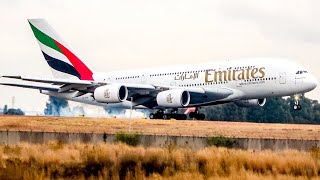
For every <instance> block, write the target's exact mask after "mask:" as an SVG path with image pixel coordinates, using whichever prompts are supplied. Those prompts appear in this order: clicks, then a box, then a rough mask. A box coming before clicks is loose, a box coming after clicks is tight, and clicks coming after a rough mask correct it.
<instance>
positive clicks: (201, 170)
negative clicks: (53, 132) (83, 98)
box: [0, 142, 320, 180]
mask: <svg viewBox="0 0 320 180" xmlns="http://www.w3.org/2000/svg"><path fill="white" fill-rule="evenodd" d="M319 174H320V150H319V149H313V150H312V151H310V152H299V151H283V152H272V151H259V152H255V151H243V150H235V149H225V148H215V147H210V148H205V149H201V150H199V151H192V150H189V149H179V148H174V147H168V148H147V149H146V148H143V147H130V146H127V145H124V144H113V145H111V144H95V145H93V144H79V143H75V144H61V143H59V142H49V143H47V144H42V145H40V144H18V145H0V179H61V178H66V179H193V180H194V179H240V180H241V179H319V177H318V176H319Z"/></svg>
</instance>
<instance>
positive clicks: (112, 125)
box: [0, 116, 320, 140]
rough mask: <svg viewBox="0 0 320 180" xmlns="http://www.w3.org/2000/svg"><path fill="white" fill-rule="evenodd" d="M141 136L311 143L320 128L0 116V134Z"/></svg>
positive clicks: (215, 122) (262, 124) (238, 123)
mask: <svg viewBox="0 0 320 180" xmlns="http://www.w3.org/2000/svg"><path fill="white" fill-rule="evenodd" d="M129 129H130V131H131V132H135V133H141V134H144V135H171V136H198V137H199V136H200V137H207V136H217V135H222V136H225V137H236V138H271V139H303V140H315V139H319V137H320V125H306V124H274V123H245V122H223V121H192V120H189V121H178V120H149V119H117V118H86V117H46V116H43V117H41V116H0V130H10V131H30V130H31V131H44V132H83V133H92V132H93V133H107V134H116V133H117V132H121V131H122V132H128V131H129Z"/></svg>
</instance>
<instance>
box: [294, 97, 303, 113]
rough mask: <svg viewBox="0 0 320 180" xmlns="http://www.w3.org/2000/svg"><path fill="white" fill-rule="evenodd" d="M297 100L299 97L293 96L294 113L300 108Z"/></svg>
mask: <svg viewBox="0 0 320 180" xmlns="http://www.w3.org/2000/svg"><path fill="white" fill-rule="evenodd" d="M299 99H300V96H299V95H295V96H294V100H295V101H294V104H293V110H295V111H299V110H301V106H300V104H299Z"/></svg>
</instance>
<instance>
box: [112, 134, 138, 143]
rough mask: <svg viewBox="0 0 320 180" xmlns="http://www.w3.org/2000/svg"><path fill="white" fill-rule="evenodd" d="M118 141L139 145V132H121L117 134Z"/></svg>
mask: <svg viewBox="0 0 320 180" xmlns="http://www.w3.org/2000/svg"><path fill="white" fill-rule="evenodd" d="M115 141H116V142H122V143H125V144H128V145H130V146H137V145H138V144H139V143H140V138H139V134H135V133H134V134H131V133H125V132H119V133H117V134H116V140H115Z"/></svg>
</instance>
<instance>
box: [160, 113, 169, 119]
mask: <svg viewBox="0 0 320 180" xmlns="http://www.w3.org/2000/svg"><path fill="white" fill-rule="evenodd" d="M162 119H170V116H169V115H167V114H164V115H163V116H162Z"/></svg>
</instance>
